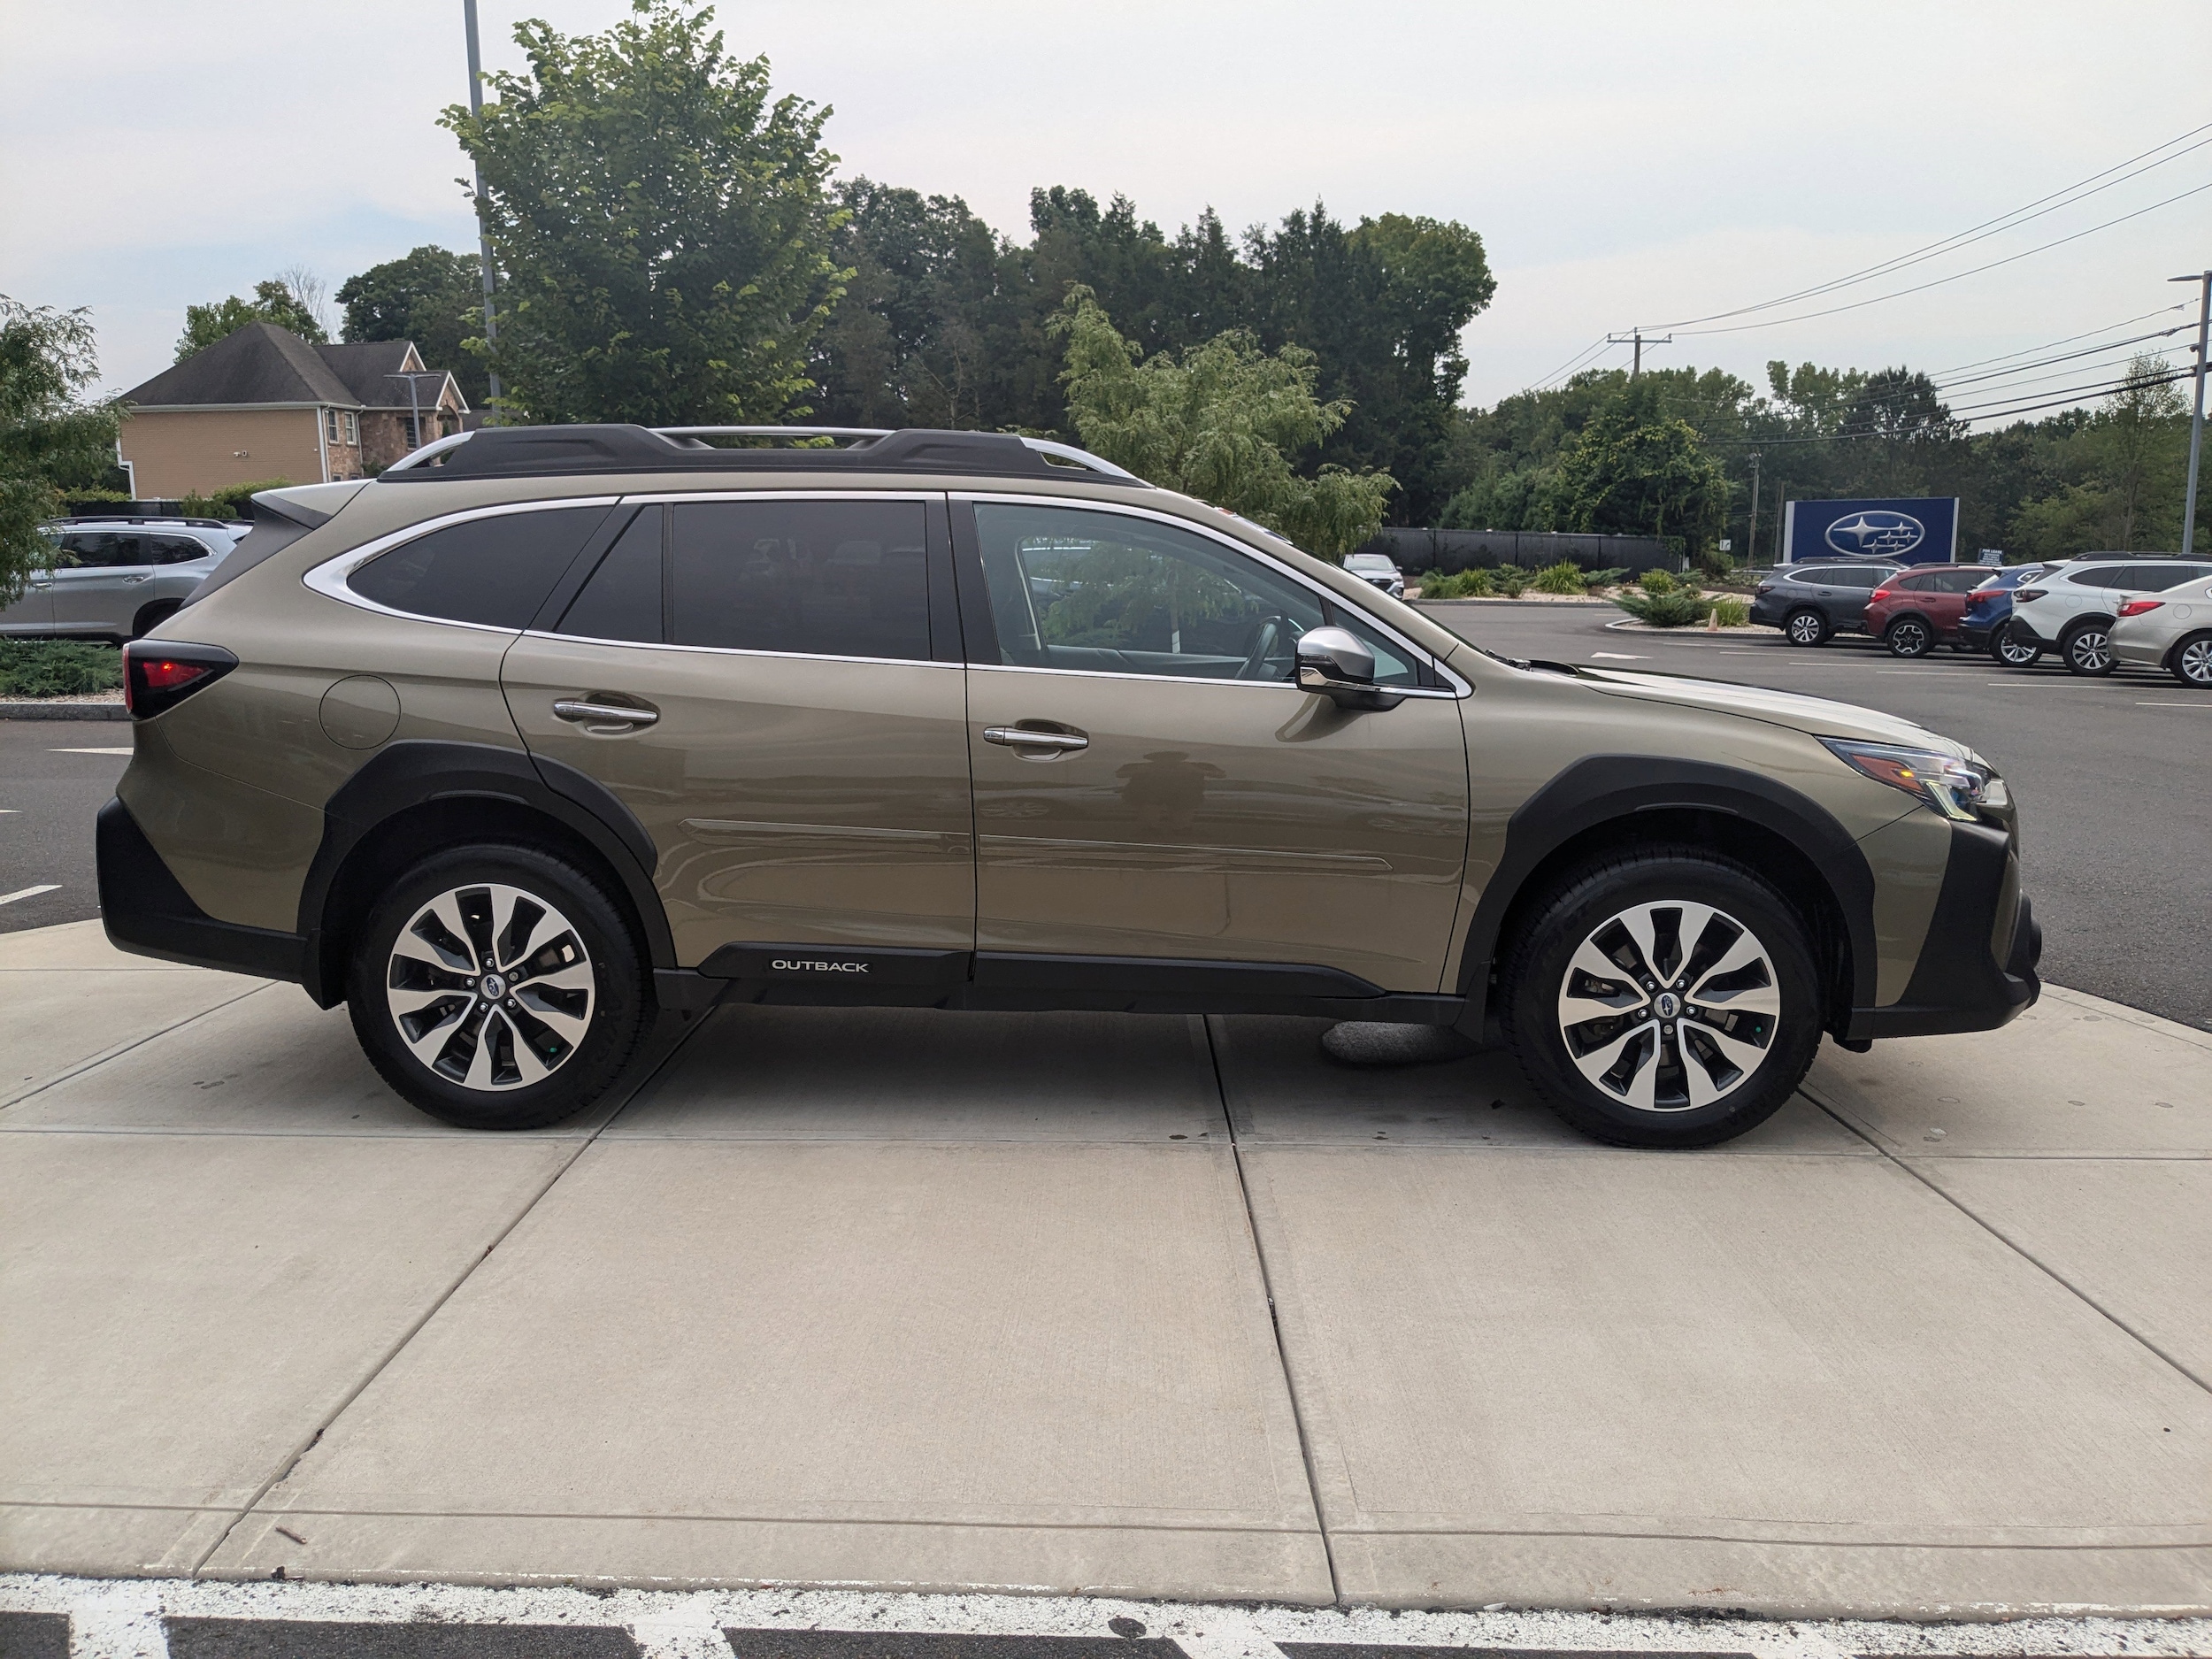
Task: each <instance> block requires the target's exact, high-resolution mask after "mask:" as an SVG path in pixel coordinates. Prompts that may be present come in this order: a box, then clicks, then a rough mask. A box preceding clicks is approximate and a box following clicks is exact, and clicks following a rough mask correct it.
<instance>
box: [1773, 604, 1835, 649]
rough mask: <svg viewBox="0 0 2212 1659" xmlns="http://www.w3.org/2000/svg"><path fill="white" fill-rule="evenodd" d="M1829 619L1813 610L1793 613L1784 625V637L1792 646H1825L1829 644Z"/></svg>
mask: <svg viewBox="0 0 2212 1659" xmlns="http://www.w3.org/2000/svg"><path fill="white" fill-rule="evenodd" d="M1830 632H1831V630H1830V628H1829V626H1828V618H1825V617H1824V616H1822V615H1821V614H1820V612H1819V611H1814V610H1811V609H1807V610H1803V611H1791V612H1790V614H1789V616H1788V618H1786V620H1785V621H1784V622H1783V624H1782V634H1783V637H1784V638H1786V639H1787V640H1788V641H1789V642H1790V643H1791V644H1792V645H1823V644H1825V643H1826V642H1827V639H1828V635H1829V633H1830Z"/></svg>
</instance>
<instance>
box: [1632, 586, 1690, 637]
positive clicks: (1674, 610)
mask: <svg viewBox="0 0 2212 1659" xmlns="http://www.w3.org/2000/svg"><path fill="white" fill-rule="evenodd" d="M1613 603H1615V604H1617V605H1618V606H1619V607H1620V608H1621V609H1622V610H1624V611H1627V612H1628V614H1629V615H1630V616H1632V617H1633V618H1636V620H1637V621H1639V622H1641V623H1645V624H1647V626H1651V627H1655V628H1686V627H1687V626H1690V625H1691V624H1692V623H1694V622H1702V621H1704V620H1705V613H1706V611H1709V610H1710V609H1711V606H1710V605H1709V604H1708V603H1707V602H1706V600H1705V598H1704V596H1703V595H1700V594H1695V593H1692V592H1690V591H1689V590H1688V589H1686V588H1671V589H1670V590H1668V591H1667V592H1665V593H1650V592H1645V593H1640V594H1634V593H1624V594H1616V595H1614V596H1613Z"/></svg>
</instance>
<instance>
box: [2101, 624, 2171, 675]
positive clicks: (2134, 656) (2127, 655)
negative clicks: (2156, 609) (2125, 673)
mask: <svg viewBox="0 0 2212 1659" xmlns="http://www.w3.org/2000/svg"><path fill="white" fill-rule="evenodd" d="M2105 637H2106V638H2107V639H2108V640H2109V641H2111V644H2112V657H2113V660H2114V661H2115V662H2120V663H2125V664H2128V665H2129V666H2130V667H2132V668H2163V667H2165V666H2166V658H2167V657H2168V655H2169V654H2170V652H2171V651H2172V650H2173V646H2172V645H2171V644H2170V643H2169V642H2166V641H2158V640H2131V639H2128V638H2126V637H2124V635H2123V634H2121V633H2120V631H2119V630H2118V629H2117V628H2115V629H2114V630H2113V631H2112V632H2111V633H2110V634H2107V635H2106V636H2105Z"/></svg>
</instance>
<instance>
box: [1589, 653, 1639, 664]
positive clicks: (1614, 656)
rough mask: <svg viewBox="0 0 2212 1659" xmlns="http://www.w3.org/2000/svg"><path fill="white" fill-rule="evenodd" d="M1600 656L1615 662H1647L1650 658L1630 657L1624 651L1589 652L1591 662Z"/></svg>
mask: <svg viewBox="0 0 2212 1659" xmlns="http://www.w3.org/2000/svg"><path fill="white" fill-rule="evenodd" d="M1600 657H1605V658H1607V659H1608V660H1609V661H1612V662H1616V663H1647V662H1649V661H1650V660H1651V658H1649V657H1631V656H1630V655H1629V654H1628V653H1627V652H1626V651H1592V652H1591V653H1590V660H1591V661H1592V662H1595V661H1597V659H1598V658H1600Z"/></svg>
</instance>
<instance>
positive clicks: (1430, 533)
mask: <svg viewBox="0 0 2212 1659" xmlns="http://www.w3.org/2000/svg"><path fill="white" fill-rule="evenodd" d="M1359 550H1360V551H1361V552H1363V553H1381V554H1384V555H1386V556H1387V557H1389V558H1390V559H1391V560H1392V561H1393V562H1394V564H1396V565H1397V566H1398V568H1399V569H1400V570H1402V571H1403V572H1405V573H1406V574H1407V575H1409V576H1418V575H1420V574H1421V573H1422V572H1425V571H1442V572H1444V574H1445V575H1447V576H1455V575H1457V574H1458V573H1459V572H1461V571H1471V570H1493V569H1495V568H1496V567H1497V566H1498V565H1519V566H1520V567H1521V568H1522V569H1524V570H1532V571H1539V570H1542V569H1543V568H1544V566H1546V565H1556V564H1558V563H1559V562H1560V561H1561V560H1562V559H1571V560H1573V561H1574V563H1576V564H1577V565H1580V566H1581V567H1582V568H1583V569H1584V570H1586V571H1617V570H1626V571H1632V572H1643V571H1647V570H1657V569H1665V570H1672V569H1674V568H1675V567H1676V566H1677V565H1679V564H1680V563H1681V553H1680V549H1678V548H1677V549H1672V550H1670V549H1668V547H1667V546H1666V544H1665V543H1664V542H1663V541H1660V540H1659V538H1658V537H1656V536H1648V535H1578V534H1571V533H1569V532H1565V531H1552V530H1401V529H1395V528H1386V529H1384V530H1382V531H1380V532H1379V533H1378V534H1376V536H1375V538H1374V540H1372V541H1369V542H1368V543H1367V544H1366V545H1365V546H1364V547H1363V548H1361V549H1359Z"/></svg>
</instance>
